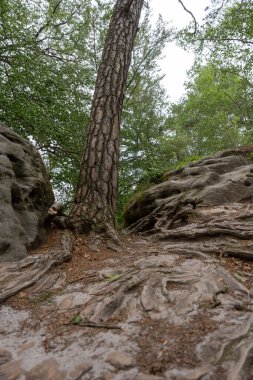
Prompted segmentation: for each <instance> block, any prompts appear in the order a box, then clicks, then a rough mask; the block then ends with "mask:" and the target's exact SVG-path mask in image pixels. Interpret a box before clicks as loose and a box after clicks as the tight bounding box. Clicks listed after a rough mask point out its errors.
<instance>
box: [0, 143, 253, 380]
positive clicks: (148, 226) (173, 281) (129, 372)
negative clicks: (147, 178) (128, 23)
mask: <svg viewBox="0 0 253 380" xmlns="http://www.w3.org/2000/svg"><path fill="white" fill-rule="evenodd" d="M252 152H253V146H248V147H243V148H238V149H234V150H229V151H225V152H222V153H219V154H217V155H214V156H213V157H208V158H205V159H203V160H200V161H198V162H195V163H192V164H191V165H189V166H187V167H185V168H182V169H180V170H179V171H175V172H170V173H167V174H166V175H165V178H164V181H163V182H161V183H160V184H158V185H155V186H153V187H151V188H150V189H148V190H146V191H145V192H144V193H143V194H141V195H139V196H138V197H137V198H136V199H135V200H134V201H133V202H132V204H130V205H129V208H128V211H127V214H126V219H127V221H128V223H129V227H128V228H127V229H126V231H125V232H126V234H129V235H130V236H128V237H127V238H126V239H125V241H124V242H125V246H124V248H123V247H122V250H121V252H113V251H109V250H108V249H106V248H105V247H104V246H103V244H101V246H100V247H98V248H99V250H98V251H97V252H94V251H91V250H90V248H89V247H90V242H89V241H88V239H87V237H85V236H78V235H77V236H74V235H73V234H72V233H70V232H69V231H57V230H55V231H54V234H53V235H51V237H50V240H49V242H48V243H47V244H46V245H45V246H43V247H42V248H40V249H39V250H36V251H33V252H32V254H31V255H30V256H28V257H26V258H24V259H22V260H20V261H18V262H12V263H8V262H6V263H2V265H1V267H0V269H1V273H0V274H1V276H0V278H1V280H0V301H2V306H1V307H0V319H1V328H0V335H1V341H0V378H2V379H9V380H10V379H16V378H17V379H18V378H20V379H21V378H22V379H24V380H35V379H36V380H37V379H39V380H57V379H59V380H65V379H66V380H80V379H81V380H189V379H190V380H200V379H201V380H220V379H224V380H247V379H251V378H252V373H253V365H252V352H253V343H252V342H253V318H252V315H253V314H252V313H253V299H252V297H253V260H252V259H253V232H252V231H253V219H252V218H253V208H252V196H253V190H252V188H253V160H252ZM131 232H135V233H137V234H138V235H137V236H136V235H131ZM231 256H236V258H235V257H231ZM66 260H67V261H68V262H65V263H63V264H62V265H59V264H60V263H62V262H64V261H66ZM56 265H57V266H56ZM16 293H17V294H16ZM15 294H16V295H15ZM11 296H12V297H11Z"/></svg>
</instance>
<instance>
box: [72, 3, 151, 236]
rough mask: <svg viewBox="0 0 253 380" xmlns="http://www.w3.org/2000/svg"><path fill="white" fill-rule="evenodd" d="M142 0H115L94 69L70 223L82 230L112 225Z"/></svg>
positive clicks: (109, 228) (100, 229) (105, 227)
mask: <svg viewBox="0 0 253 380" xmlns="http://www.w3.org/2000/svg"><path fill="white" fill-rule="evenodd" d="M143 1H144V0H117V2H116V5H115V7H114V10H113V15H112V19H111V22H110V26H109V31H108V34H107V38H106V42H105V46H104V51H103V55H102V60H101V64H100V67H99V70H98V75H97V81H96V87H95V93H94V97H93V102H92V108H91V116H90V123H89V127H88V133H87V140H86V145H85V148H84V153H83V157H82V161H81V168H80V174H79V181H78V186H77V190H76V196H75V202H74V207H73V209H72V213H71V223H72V225H73V227H74V228H75V229H77V230H78V231H80V232H87V231H89V230H91V229H93V230H96V231H99V232H102V231H105V232H108V231H110V230H111V231H112V230H114V229H115V213H116V201H117V190H118V161H119V132H120V117H121V112H122V104H123V98H124V92H125V86H126V80H127V74H128V69H129V66H130V62H131V54H132V49H133V43H134V38H135V35H136V33H137V29H138V24H139V19H140V13H141V8H142V5H143Z"/></svg>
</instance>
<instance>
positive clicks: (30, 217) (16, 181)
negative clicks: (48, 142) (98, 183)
mask: <svg viewBox="0 0 253 380" xmlns="http://www.w3.org/2000/svg"><path fill="white" fill-rule="evenodd" d="M53 201H54V196H53V192H52V188H51V185H50V182H49V177H48V175H47V171H46V168H45V165H44V164H43V161H42V159H41V157H40V154H39V152H38V151H37V149H36V148H35V147H34V146H33V145H32V144H31V143H29V142H27V141H26V140H24V139H23V138H22V137H20V136H19V135H18V134H17V133H15V132H13V131H12V130H11V129H9V128H7V127H6V126H5V125H3V124H1V123H0V261H12V260H18V259H21V258H23V257H25V256H26V255H27V250H28V249H29V248H32V247H35V246H37V245H38V244H40V243H41V242H43V241H44V240H45V238H46V228H45V223H44V222H45V217H46V215H47V210H48V208H49V207H50V205H51V204H52V203H53Z"/></svg>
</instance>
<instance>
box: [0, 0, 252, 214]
mask: <svg viewBox="0 0 253 380" xmlns="http://www.w3.org/2000/svg"><path fill="white" fill-rule="evenodd" d="M113 5H114V2H112V1H110V0H108V1H100V0H94V1H92V0H71V1H70V0H58V1H57V0H54V1H50V2H48V1H46V0H44V1H37V0H34V1H32V2H31V1H28V0H24V1H18V0H8V1H6V0H3V1H2V2H1V9H0V62H1V65H0V83H1V93H0V105H1V106H0V120H1V121H2V122H5V123H6V124H7V125H8V126H10V127H11V128H13V129H14V130H16V131H17V132H19V133H21V134H22V135H23V136H25V137H27V138H29V139H30V140H32V141H33V142H34V143H35V144H36V146H37V147H38V148H39V149H40V152H41V153H42V155H43V157H44V160H45V162H46V163H47V166H48V169H49V171H50V174H51V177H52V183H53V186H54V189H55V192H56V195H57V198H58V199H60V200H63V201H70V200H71V199H72V197H73V192H74V189H75V187H76V184H77V178H78V171H79V163H80V159H81V152H82V148H83V144H84V141H85V136H86V131H87V126H88V123H89V114H90V107H91V100H92V94H93V91H94V86H95V79H96V73H97V70H98V67H99V63H100V60H101V54H102V49H103V46H104V42H105V36H106V33H107V29H108V25H109V21H110V18H111V15H112V8H113ZM179 6H180V5H179ZM151 19H152V11H151V9H150V8H148V7H144V13H143V16H142V19H141V23H140V26H139V30H138V33H137V36H136V40H135V45H134V48H133V52H132V63H131V66H130V69H129V74H128V79H127V84H126V92H125V99H124V104H123V111H122V112H123V113H122V122H121V124H122V127H121V137H120V138H121V144H120V166H119V172H120V176H119V199H118V209H119V210H122V209H123V208H124V204H125V202H126V201H127V199H128V198H129V197H130V196H131V194H132V192H133V191H134V190H136V189H137V188H140V187H141V186H146V184H147V183H149V182H150V181H151V182H152V181H157V180H159V176H160V175H161V173H162V172H163V171H164V170H165V169H168V168H172V167H176V166H178V165H181V164H182V162H186V161H187V160H192V159H194V158H196V157H200V156H204V155H208V154H210V153H213V152H215V151H218V150H221V149H224V148H227V147H231V146H235V145H240V144H247V143H251V142H252V117H253V115H252V112H253V111H252V109H253V107H252V105H253V104H252V103H253V93H252V86H253V79H252V60H253V51H252V46H253V21H252V20H253V5H252V4H251V2H245V1H238V0H227V1H220V0H213V1H212V2H211V3H210V6H209V7H208V8H207V9H206V16H205V18H204V20H203V23H202V24H201V25H198V27H197V29H196V30H195V27H194V28H193V27H192V25H189V27H188V28H186V29H184V30H180V31H177V33H176V31H175V30H174V29H173V28H172V27H171V26H168V25H166V23H164V21H163V20H162V18H160V19H158V20H157V23H156V25H155V26H152V25H153V24H152V22H151ZM194 31H195V32H194ZM170 40H176V41H177V42H178V44H180V45H181V46H183V47H184V48H186V49H193V51H195V53H196V61H195V64H194V66H193V68H192V69H191V71H190V72H189V76H188V80H187V82H186V92H185V95H184V96H183V97H182V98H181V99H180V100H179V101H178V102H177V103H175V104H173V103H171V102H170V100H169V99H168V97H167V95H166V90H165V89H164V88H163V86H162V78H163V73H161V72H160V71H159V69H158V61H159V59H160V58H161V56H162V54H163V48H164V46H165V44H166V43H168V42H169V41H170ZM173 59H175V58H173Z"/></svg>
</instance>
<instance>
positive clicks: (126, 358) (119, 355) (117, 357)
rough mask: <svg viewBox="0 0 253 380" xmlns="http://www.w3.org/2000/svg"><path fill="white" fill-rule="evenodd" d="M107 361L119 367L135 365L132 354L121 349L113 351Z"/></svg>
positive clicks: (124, 367) (126, 367)
mask: <svg viewBox="0 0 253 380" xmlns="http://www.w3.org/2000/svg"><path fill="white" fill-rule="evenodd" d="M106 361H107V362H108V363H110V364H111V365H112V366H114V367H116V368H118V369H128V368H129V367H132V366H133V365H134V360H133V358H132V356H130V355H129V354H127V353H125V352H120V351H113V352H111V353H110V354H109V355H108V356H107V358H106Z"/></svg>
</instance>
